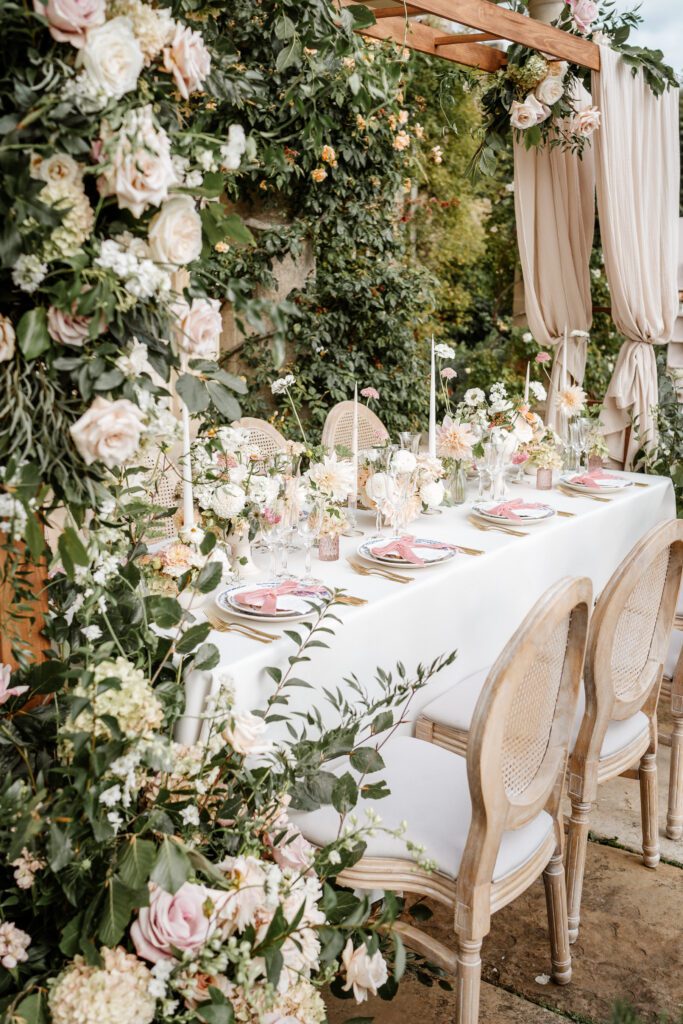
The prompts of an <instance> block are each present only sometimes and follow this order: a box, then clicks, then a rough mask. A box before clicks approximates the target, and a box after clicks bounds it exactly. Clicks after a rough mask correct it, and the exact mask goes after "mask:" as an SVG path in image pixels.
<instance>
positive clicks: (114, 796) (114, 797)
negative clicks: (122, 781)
mask: <svg viewBox="0 0 683 1024" xmlns="http://www.w3.org/2000/svg"><path fill="white" fill-rule="evenodd" d="M121 796H122V793H121V787H120V786H110V787H109V788H108V789H105V790H104V792H103V793H100V796H99V802H100V803H101V804H104V806H105V807H114V805H115V804H117V803H119V801H120V800H121Z"/></svg>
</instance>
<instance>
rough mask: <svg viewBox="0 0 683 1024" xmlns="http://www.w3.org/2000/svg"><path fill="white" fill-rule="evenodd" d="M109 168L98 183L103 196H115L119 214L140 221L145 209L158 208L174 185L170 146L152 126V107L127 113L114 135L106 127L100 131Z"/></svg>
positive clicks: (161, 131) (174, 176) (155, 126)
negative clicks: (131, 215)
mask: <svg viewBox="0 0 683 1024" xmlns="http://www.w3.org/2000/svg"><path fill="white" fill-rule="evenodd" d="M101 134H102V142H103V144H104V149H105V151H107V150H108V147H109V146H110V144H111V143H112V141H113V143H114V150H113V152H112V153H108V156H109V160H110V166H109V167H107V168H106V169H105V171H104V172H103V174H102V175H101V176H100V178H99V179H98V183H97V184H98V188H99V189H100V192H102V194H103V195H115V196H116V200H117V202H118V205H119V207H120V208H121V209H122V210H130V212H131V213H132V214H133V216H134V217H140V216H141V214H143V213H144V211H145V210H146V209H147V207H148V206H150V205H152V206H159V205H160V204H161V203H162V202H163V201H164V200H165V199H166V198H167V197H168V190H169V188H170V187H171V186H172V185H175V184H176V174H175V169H174V167H173V161H172V159H171V143H170V140H169V138H168V135H167V134H166V132H165V131H164V129H163V128H160V127H158V126H157V125H156V124H155V122H154V115H153V113H152V107H151V106H150V105H147V106H145V107H138V108H136V109H133V110H129V111H128V113H127V114H126V116H125V118H124V120H123V124H122V125H121V127H120V129H119V130H118V131H117V132H116V133H114V132H113V131H112V130H111V129H110V128H109V126H108V125H104V127H103V129H102V133H101Z"/></svg>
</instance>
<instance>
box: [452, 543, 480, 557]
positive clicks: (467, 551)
mask: <svg viewBox="0 0 683 1024" xmlns="http://www.w3.org/2000/svg"><path fill="white" fill-rule="evenodd" d="M455 546H456V548H457V549H458V551H462V552H463V554H465V555H485V554H486V552H485V551H480V550H479V548H466V547H463V545H462V544H456V545H455Z"/></svg>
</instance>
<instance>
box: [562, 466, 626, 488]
mask: <svg viewBox="0 0 683 1024" xmlns="http://www.w3.org/2000/svg"><path fill="white" fill-rule="evenodd" d="M618 479H619V477H618V476H614V474H613V473H605V471H604V470H602V469H591V470H589V472H588V473H582V474H581V475H580V476H573V477H572V478H571V480H570V481H569V483H570V484H581V485H582V486H583V487H599V486H600V480H618Z"/></svg>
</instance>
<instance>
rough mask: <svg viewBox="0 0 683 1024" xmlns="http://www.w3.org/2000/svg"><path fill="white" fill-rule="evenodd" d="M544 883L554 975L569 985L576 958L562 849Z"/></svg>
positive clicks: (545, 873)
mask: <svg viewBox="0 0 683 1024" xmlns="http://www.w3.org/2000/svg"><path fill="white" fill-rule="evenodd" d="M543 884H544V885H545V902H546V906H547V908H548V932H549V934H550V957H551V962H552V977H553V981H554V982H555V983H556V984H557V985H568V984H569V982H570V981H571V980H572V957H571V951H570V949H569V926H568V924H567V885H566V880H565V875H564V864H563V863H562V851H561V850H560V849H556V850H555V853H554V854H553V856H552V857H551V859H550V862H549V863H548V866H547V867H546V869H545V871H544V872H543Z"/></svg>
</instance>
